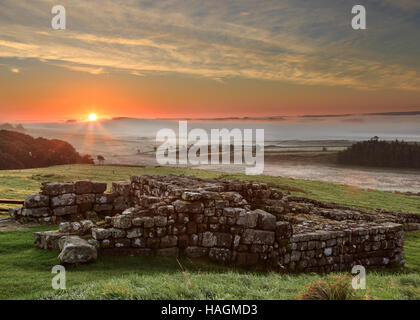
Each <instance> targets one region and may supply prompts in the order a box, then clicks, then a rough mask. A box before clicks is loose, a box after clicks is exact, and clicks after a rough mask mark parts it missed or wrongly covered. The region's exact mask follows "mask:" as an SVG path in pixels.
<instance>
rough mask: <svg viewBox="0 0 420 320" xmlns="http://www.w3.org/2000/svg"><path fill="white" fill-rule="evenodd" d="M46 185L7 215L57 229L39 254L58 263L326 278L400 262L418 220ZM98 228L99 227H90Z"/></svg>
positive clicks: (326, 207)
mask: <svg viewBox="0 0 420 320" xmlns="http://www.w3.org/2000/svg"><path fill="white" fill-rule="evenodd" d="M105 190H106V184H104V183H98V182H90V181H78V182H75V183H44V184H43V185H42V192H41V193H40V194H37V195H32V196H30V197H28V198H27V200H26V201H25V205H24V207H23V208H19V209H14V210H11V215H12V217H14V218H15V219H16V220H18V221H21V222H28V221H38V222H61V223H60V230H59V231H48V232H38V233H35V245H36V246H37V247H38V248H43V249H56V248H60V249H61V250H62V252H61V254H60V256H59V258H60V260H61V262H62V263H75V262H89V261H94V260H95V259H96V255H97V250H98V252H99V254H115V255H146V256H148V255H159V256H171V257H175V256H178V255H185V256H187V257H190V258H208V259H210V260H213V261H216V262H220V263H225V264H229V265H236V266H254V267H256V268H258V269H265V270H277V271H291V272H293V271H300V272H302V271H304V272H330V271H338V270H350V269H351V267H352V266H354V265H356V264H360V265H363V266H365V267H367V268H370V267H388V266H401V265H403V263H404V259H403V257H404V254H403V233H404V231H403V230H404V229H406V230H411V229H418V228H419V226H420V219H419V215H416V214H410V213H401V212H383V211H380V210H377V211H374V212H369V211H364V210H360V209H355V208H350V207H345V206H340V205H337V204H334V203H324V202H319V201H315V200H310V199H306V198H303V197H296V196H291V195H288V194H284V193H282V192H280V191H278V190H277V189H276V188H275V186H269V185H267V184H265V183H259V182H244V181H238V180H233V181H227V180H219V179H212V180H210V179H199V178H196V177H194V176H182V175H181V176H175V175H169V176H139V177H132V178H131V182H129V181H123V182H115V183H113V185H112V191H111V192H109V193H105ZM92 221H93V222H92Z"/></svg>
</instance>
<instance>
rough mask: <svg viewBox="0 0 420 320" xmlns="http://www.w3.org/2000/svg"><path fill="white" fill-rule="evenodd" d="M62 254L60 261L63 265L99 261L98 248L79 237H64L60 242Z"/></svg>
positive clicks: (59, 257)
mask: <svg viewBox="0 0 420 320" xmlns="http://www.w3.org/2000/svg"><path fill="white" fill-rule="evenodd" d="M59 246H60V248H61V253H60V255H59V256H58V259H59V260H60V262H61V263H63V264H76V263H88V262H93V261H95V260H96V259H97V256H98V255H97V250H96V248H95V247H94V246H93V245H91V244H89V243H88V242H87V241H86V240H84V239H81V238H80V237H77V236H66V237H62V238H61V239H60V241H59Z"/></svg>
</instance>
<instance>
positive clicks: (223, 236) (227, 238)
mask: <svg viewBox="0 0 420 320" xmlns="http://www.w3.org/2000/svg"><path fill="white" fill-rule="evenodd" d="M214 235H215V237H216V246H217V247H222V248H230V247H231V246H232V235H231V234H229V233H221V232H217V233H215V234H214Z"/></svg>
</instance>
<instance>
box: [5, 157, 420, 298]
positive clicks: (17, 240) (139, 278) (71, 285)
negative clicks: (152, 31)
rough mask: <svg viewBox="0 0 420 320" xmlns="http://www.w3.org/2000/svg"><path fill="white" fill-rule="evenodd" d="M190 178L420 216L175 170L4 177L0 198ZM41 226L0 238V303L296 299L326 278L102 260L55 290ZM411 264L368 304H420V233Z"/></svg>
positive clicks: (343, 189) (410, 240) (317, 188)
mask: <svg viewBox="0 0 420 320" xmlns="http://www.w3.org/2000/svg"><path fill="white" fill-rule="evenodd" d="M169 173H176V174H180V173H186V174H187V173H188V174H195V175H197V176H200V177H223V178H227V179H232V178H239V179H248V180H259V181H265V182H272V183H275V184H277V185H279V186H280V188H281V189H284V190H291V191H292V193H295V194H299V195H304V196H306V197H309V198H313V199H318V200H324V201H335V202H338V203H342V204H347V205H354V206H358V207H362V208H369V209H373V208H377V207H380V208H387V209H393V210H403V211H410V212H418V213H420V200H419V198H418V197H409V196H404V195H398V194H390V193H385V192H380V191H363V190H360V189H357V188H354V187H349V186H343V185H336V184H332V183H327V182H318V181H306V180H297V179H285V178H277V177H269V176H257V177H250V176H245V175H242V174H229V175H226V174H222V173H217V172H211V171H201V170H188V169H174V168H167V167H159V168H158V167H144V168H143V167H141V168H140V167H112V166H88V165H72V166H57V167H51V168H44V169H31V170H10V171H0V198H2V199H5V198H6V199H23V198H25V196H27V195H28V194H30V193H33V192H37V191H38V190H39V185H40V183H41V182H42V181H71V180H77V179H87V178H90V179H92V180H97V181H108V182H111V181H117V180H126V179H128V178H129V177H130V176H131V175H141V174H160V175H164V174H169ZM48 229H51V227H33V228H27V229H25V230H19V231H2V232H0V299H33V298H35V299H294V298H295V297H296V295H297V294H298V292H299V291H300V290H301V288H302V287H303V286H304V285H306V284H308V283H309V282H312V281H315V280H318V279H325V278H326V277H328V276H327V275H318V274H288V275H284V274H277V273H273V272H271V273H264V274H261V273H254V272H250V271H246V270H240V269H228V268H226V267H222V266H217V265H214V264H210V263H207V262H204V261H198V260H194V261H193V260H190V259H186V258H180V259H179V260H176V259H171V258H158V257H154V258H151V257H100V258H99V259H98V261H97V262H96V263H94V264H91V265H82V266H77V267H71V268H68V269H67V283H66V284H67V290H63V291H54V290H52V289H51V279H52V278H53V276H54V275H53V274H51V268H52V267H53V266H54V265H56V264H58V263H59V262H58V260H57V256H58V251H50V252H49V251H45V250H37V249H35V248H34V246H33V235H32V233H33V232H34V231H39V230H48ZM405 256H406V259H405V261H406V265H405V267H404V268H403V269H398V270H396V269H395V270H380V271H379V270H378V271H368V273H367V290H359V291H358V292H357V298H361V299H420V233H418V232H417V233H407V234H406V235H405Z"/></svg>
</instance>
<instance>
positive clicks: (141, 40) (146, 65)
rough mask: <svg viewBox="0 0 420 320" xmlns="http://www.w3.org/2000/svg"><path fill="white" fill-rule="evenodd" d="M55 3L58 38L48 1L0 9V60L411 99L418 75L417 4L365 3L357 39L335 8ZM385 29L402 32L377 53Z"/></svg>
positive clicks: (8, 1)
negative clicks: (400, 93)
mask: <svg viewBox="0 0 420 320" xmlns="http://www.w3.org/2000/svg"><path fill="white" fill-rule="evenodd" d="M61 2H62V4H63V5H64V6H65V7H66V8H67V27H68V29H67V30H65V31H53V30H51V28H50V27H49V21H50V19H51V15H50V9H51V8H50V7H51V5H52V3H51V1H36V0H34V1H30V2H16V1H14V0H3V1H2V3H1V4H0V20H3V21H5V23H2V25H1V26H0V57H17V58H37V59H40V60H43V61H60V65H61V66H63V67H66V68H68V69H71V70H76V71H82V72H89V73H92V74H99V73H103V72H111V71H112V70H115V69H118V70H123V71H126V72H127V73H129V74H135V75H145V74H147V73H150V72H176V73H182V74H189V75H194V76H200V77H206V78H212V79H215V80H219V81H223V80H224V79H228V78H232V77H240V78H248V79H262V80H272V81H288V82H293V83H299V84H309V85H331V86H337V85H339V86H346V87H353V88H359V89H366V90H371V89H377V88H394V89H404V90H419V89H420V79H419V75H418V73H419V67H420V66H419V64H418V63H417V64H414V65H413V58H412V57H414V54H415V52H416V50H418V49H419V48H420V47H419V46H420V45H419V44H416V43H415V42H414V41H413V40H414V39H415V38H416V32H418V31H417V30H418V29H419V28H420V26H419V20H418V19H415V18H416V17H418V15H417V16H416V15H415V13H413V12H412V9H413V8H417V7H416V6H417V3H418V2H417V1H409V0H405V1H403V2H401V1H391V0H387V1H385V2H377V4H375V3H376V2H373V4H372V5H371V6H370V7H368V9H370V10H369V11H368V12H369V13H370V15H369V16H372V17H373V18H372V19H371V20H368V21H369V22H368V30H366V31H360V32H358V31H353V30H352V29H351V28H350V20H351V15H350V9H351V6H349V5H348V3H347V2H346V1H342V0H340V1H332V0H328V1H325V4H323V6H319V5H316V4H314V3H312V2H309V3H308V2H307V1H300V0H295V1H292V0H286V1H277V0H268V1H263V3H262V2H261V1H251V0H241V1H229V2H226V1H218V0H216V1H204V0H203V1H194V2H190V1H181V0H179V1H178V0H167V1H134V0H127V1H111V0H103V1H88V2H87V1H82V0H72V1H69V0H63V1H61ZM393 8H398V9H399V10H405V12H406V13H407V15H406V17H407V19H406V20H404V18H402V17H401V16H399V15H396V16H393V15H392V9H393ZM410 10H411V11H410ZM10 17H14V19H13V20H12V19H11V18H10ZM381 19H382V20H383V21H384V22H381V21H382V20H381ZM384 23H387V25H385V24H384ZM415 27H417V28H415ZM392 28H394V30H395V28H397V29H400V30H401V36H400V37H398V33H397V32H394V33H393V35H392V36H393V39H391V40H394V41H395V43H397V44H398V45H399V48H394V47H389V50H384V48H383V45H384V43H388V42H389V39H388V42H387V41H384V40H383V39H386V38H385V37H386V34H387V31H386V30H390V29H391V30H392ZM410 30H411V31H410ZM417 52H418V51H417Z"/></svg>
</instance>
